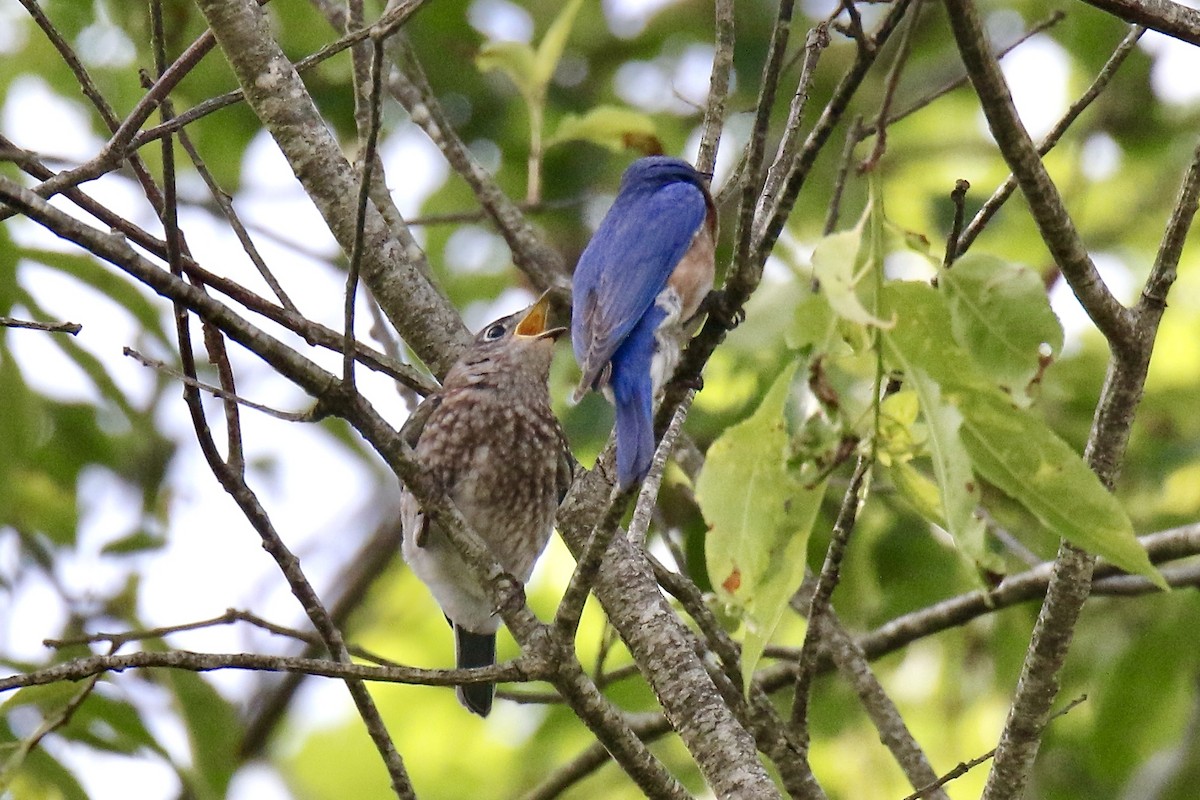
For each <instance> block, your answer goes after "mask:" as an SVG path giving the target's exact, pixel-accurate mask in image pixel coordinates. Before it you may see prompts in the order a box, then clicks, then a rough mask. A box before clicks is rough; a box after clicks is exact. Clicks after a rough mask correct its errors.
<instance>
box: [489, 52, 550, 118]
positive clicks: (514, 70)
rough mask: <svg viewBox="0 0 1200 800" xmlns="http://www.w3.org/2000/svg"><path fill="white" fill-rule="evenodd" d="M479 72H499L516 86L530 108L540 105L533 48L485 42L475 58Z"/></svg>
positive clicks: (539, 91)
mask: <svg viewBox="0 0 1200 800" xmlns="http://www.w3.org/2000/svg"><path fill="white" fill-rule="evenodd" d="M475 66H476V67H477V68H478V69H479V71H480V72H490V71H491V70H499V71H500V72H503V73H504V74H505V75H507V76H508V79H509V80H511V81H512V82H513V84H515V85H516V87H517V91H518V92H520V93H521V97H523V98H525V102H526V103H528V104H529V105H530V106H535V105H539V104H540V103H541V96H542V95H541V90H540V89H539V88H538V83H537V69H536V67H535V57H534V54H533V48H532V47H530V46H529V45H527V44H525V43H524V42H485V43H484V45H483V47H481V48H480V49H479V54H478V55H476V56H475Z"/></svg>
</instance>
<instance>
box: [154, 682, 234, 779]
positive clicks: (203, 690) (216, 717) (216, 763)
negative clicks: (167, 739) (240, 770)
mask: <svg viewBox="0 0 1200 800" xmlns="http://www.w3.org/2000/svg"><path fill="white" fill-rule="evenodd" d="M163 676H164V677H163V682H164V684H165V685H166V686H168V687H169V688H170V689H171V690H172V691H173V692H174V694H175V698H176V700H177V701H178V703H179V708H180V711H181V712H182V713H183V718H184V721H185V723H186V724H187V731H188V737H189V738H190V739H191V743H192V769H191V770H190V771H188V772H186V773H181V774H180V778H181V779H182V780H183V782H184V785H185V786H186V787H187V788H188V789H189V790H190V791H191V792H192V794H193V795H194V796H195V797H196V798H197V800H216V799H217V798H221V797H224V796H225V795H226V792H227V791H228V789H229V781H230V780H231V779H232V778H233V773H234V770H235V769H236V768H237V763H238V759H237V743H238V741H239V740H240V739H241V734H242V731H241V724H240V723H239V722H238V719H237V715H236V714H235V713H234V710H233V707H232V706H230V704H229V703H228V702H226V700H225V698H223V697H221V695H220V694H218V693H217V690H216V689H214V688H213V687H212V685H211V684H209V683H208V681H206V680H204V679H203V678H201V677H200V676H199V675H196V674H195V673H191V672H182V671H179V670H164V673H163Z"/></svg>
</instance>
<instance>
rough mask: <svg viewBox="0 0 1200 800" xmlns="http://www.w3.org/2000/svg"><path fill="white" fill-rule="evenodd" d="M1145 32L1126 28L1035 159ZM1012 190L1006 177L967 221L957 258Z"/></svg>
mask: <svg viewBox="0 0 1200 800" xmlns="http://www.w3.org/2000/svg"><path fill="white" fill-rule="evenodd" d="M1145 31H1146V29H1145V28H1139V27H1136V26H1134V27H1132V28H1130V30H1129V32H1128V33H1127V34H1125V38H1124V39H1122V40H1121V43H1120V44H1119V45H1117V48H1116V49H1115V50H1114V51H1113V53H1112V55H1111V56H1109V57H1108V60H1107V61H1105V62H1104V66H1103V67H1101V68H1100V71H1099V72H1098V73H1096V78H1095V80H1093V81H1092V83H1091V85H1090V86H1088V88H1087V89H1086V90H1085V91H1084V93H1083V94H1081V95H1080V96H1079V99H1077V100H1076V101H1075V102H1074V103H1072V104H1071V106H1070V108H1068V109H1067V111H1066V113H1064V114H1063V115H1062V117H1061V118H1060V119H1059V120H1058V122H1056V123H1055V124H1054V127H1053V128H1051V129H1050V132H1049V133H1047V134H1046V135H1045V136H1043V137H1042V140H1041V141H1040V142H1038V146H1037V152H1038V155H1040V156H1044V155H1046V154H1047V153H1049V152H1050V151H1051V150H1053V149H1054V146H1055V145H1057V144H1058V142H1059V140H1060V139H1062V137H1063V134H1065V133H1066V132H1067V129H1068V128H1070V127H1071V125H1072V123H1074V122H1075V120H1076V119H1077V118H1078V117H1079V115H1080V114H1082V113H1083V111H1084V109H1086V108H1087V107H1088V106H1090V105H1091V104H1092V102H1093V101H1095V99H1096V98H1097V97H1099V96H1100V94H1101V93H1102V92H1103V91H1104V89H1105V88H1106V87H1107V86H1108V84H1109V82H1110V81H1111V80H1112V79H1113V77H1114V76H1115V75H1116V74H1117V69H1118V68H1119V67H1120V66H1121V64H1122V63H1123V62H1124V61H1125V59H1126V58H1127V57H1128V56H1129V54H1130V53H1131V52H1133V49H1134V45H1136V44H1137V42H1138V39H1140V38H1141V36H1142V34H1143V33H1145ZM1016 188H1017V178H1016V176H1015V175H1009V176H1008V177H1007V178H1005V179H1004V183H1002V184H1000V186H998V187H997V188H996V191H994V192H992V196H991V197H989V198H988V199H987V201H986V202H984V204H983V206H981V207H980V209H979V211H977V212H976V213H975V217H974V218H973V219H972V220H971V222H970V224H969V225H967V228H966V230H965V231H963V234H962V236H961V237H960V238H959V240H958V250H957V255H958V256H961V255H963V254H964V253H965V252H967V249H968V248H970V246H971V244H972V243H973V242H974V241H975V239H976V238H977V237H978V236H979V234H980V233H982V232H983V229H984V227H985V226H986V225H987V224H988V222H990V221H991V219H992V217H994V216H995V215H996V212H997V211H999V210H1000V207H1001V206H1003V205H1004V203H1005V202H1006V201H1007V200H1008V198H1009V197H1011V196H1012V193H1013V191H1014V190H1015V189H1016Z"/></svg>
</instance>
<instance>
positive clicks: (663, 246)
mask: <svg viewBox="0 0 1200 800" xmlns="http://www.w3.org/2000/svg"><path fill="white" fill-rule="evenodd" d="M706 177H707V176H705V175H702V174H700V173H699V172H697V171H696V170H695V169H693V168H692V166H691V165H690V164H688V163H687V162H686V161H681V160H680V159H677V158H666V157H663V156H652V157H650V158H643V159H639V160H638V161H635V162H634V163H633V164H632V165H631V166H630V167H629V169H627V170H626V171H625V175H624V176H623V177H622V179H621V188H620V190H619V191H618V192H617V197H616V200H614V201H613V205H612V208H610V209H609V211H608V214H607V215H606V216H605V217H604V220H603V221H602V222H601V223H600V227H599V228H598V229H597V230H596V233H595V235H594V236H593V237H592V240H591V242H589V243H588V246H587V247H586V248H585V249H584V251H583V254H582V255H581V256H580V257H579V263H578V264H577V265H576V267H575V276H574V297H573V301H572V302H573V307H572V317H571V341H572V347H573V348H574V350H575V360H576V361H578V362H579V366H580V368H581V369H582V371H583V378H582V380H581V381H580V383H579V388H578V389H577V390H576V392H575V397H576V399H579V397H581V396H582V395H583V394H584V393H585V392H587V391H588V390H589V389H597V390H603V389H606V388H608V387H610V386H611V389H612V399H613V404H614V405H615V406H616V417H617V419H616V429H617V479H618V482H619V484H620V486H621V488H622V489H625V488H628V487H630V486H632V485H634V484H635V483H637V482H638V481H640V480H642V479H643V478H644V477H645V476H646V473H647V471H648V470H649V469H650V461H651V460H652V458H653V456H654V447H655V442H654V395H655V392H656V391H657V390H658V387H657V386H655V384H654V378H653V376H652V370H651V365H652V364H653V363H654V359H655V356H656V354H657V355H658V356H660V360H666V361H670V355H669V354H670V353H672V352H674V351H676V346H675V342H674V338H675V337H677V336H678V335H679V333H678V331H675V332H673V333H670V334H667V335H665V338H663V339H661V340H660V338H659V336H660V334H662V333H663V332H662V331H660V328H663V326H664V323H665V322H666V321H667V319H668V317H671V319H672V320H673V322H672V325H677V324H678V323H679V322H682V320H680V319H678V317H679V316H680V309H681V307H686V308H689V309H694V308H695V307H696V304H698V302H699V300H698V298H694V297H689V298H688V300H687V301H686V302H683V303H681V298H680V297H679V296H678V295H677V294H676V291H677V288H678V287H677V286H676V287H672V289H671V291H670V292H669V293H667V294H664V292H665V291H666V290H667V288H668V280H669V279H670V278H671V275H672V273H673V272H674V271H675V270H676V268H677V267H678V266H679V264H680V262H681V261H682V260H683V259H684V256H685V255H686V254H687V253H688V251H689V249H690V248H691V247H692V245H693V243H695V242H696V241H697V234H698V233H699V232H700V231H701V229H702V228H703V226H704V225H706V224H708V217H709V214H710V212H711V210H712V201H711V199H710V198H709V196H708V191H707V189H706V188H705V184H704V180H705V178H706ZM707 246H708V247H709V248H710V249H709V251H708V253H709V259H710V260H711V242H710V243H709V244H708V245H707ZM689 263H691V264H693V265H694V264H695V263H696V262H689ZM695 268H696V267H695V266H691V267H689V270H694V269H695ZM701 268H702V269H703V267H701ZM709 269H710V270H711V265H710V266H709ZM692 274H694V273H692V272H689V278H685V279H684V280H690V281H691V285H700V286H703V285H704V284H705V282H704V281H700V282H699V283H698V284H697V283H696V282H695V280H694V278H690V276H691V275H692ZM707 285H709V286H711V272H710V276H709V279H708V281H707ZM693 294H694V292H693ZM660 298H662V299H661V300H660ZM668 309H670V313H668ZM689 313H691V312H690V311H689ZM660 345H661V346H662V348H661V349H662V352H659V351H660ZM668 368H669V365H668ZM660 371H662V370H660ZM666 377H669V374H668V375H667V376H666Z"/></svg>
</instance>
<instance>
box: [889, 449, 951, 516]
mask: <svg viewBox="0 0 1200 800" xmlns="http://www.w3.org/2000/svg"><path fill="white" fill-rule="evenodd" d="M887 473H888V477H890V478H891V481H892V487H893V488H894V489H895V490H896V491H897V492H899V494H900V496H901V497H902V498H904V500H906V501H907V502H908V504H909V505H910V506H912V507H913V509H914V510H915V511H916V512H917V513H918V514H920V515H921V517H922V518H923V519H926V520H929V521H930V522H932V523H933V524H935V525H937V526H939V527H941V528H946V516H945V513H944V511H943V509H942V493H941V492H939V491H938V486H937V484H936V483H934V482H933V481H932V480H931V479H930V478H928V477H927V476H926V475H925V473H923V472H921V471H920V470H919V469H917V468H916V467H914V466H913V465H912V462H911V461H894V462H892V463H891V464H889V465H888V466H887Z"/></svg>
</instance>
